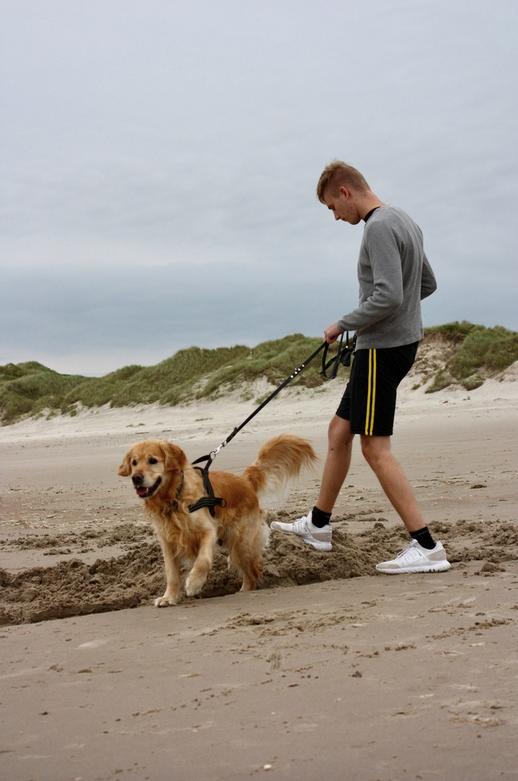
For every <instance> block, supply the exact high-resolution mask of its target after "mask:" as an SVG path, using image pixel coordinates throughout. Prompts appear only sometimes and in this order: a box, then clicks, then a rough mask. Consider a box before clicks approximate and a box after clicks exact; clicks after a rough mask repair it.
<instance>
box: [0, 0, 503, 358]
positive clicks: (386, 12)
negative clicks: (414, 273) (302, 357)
mask: <svg viewBox="0 0 518 781" xmlns="http://www.w3.org/2000/svg"><path fill="white" fill-rule="evenodd" d="M517 16H518V11H517V9H516V7H515V5H514V4H513V3H511V2H510V0H502V1H501V2H499V3H498V4H497V6H494V7H488V6H487V5H486V4H484V3H482V2H479V1H478V0H477V1H476V2H465V0H457V1H456V2H454V3H451V2H446V0H439V1H438V2H431V0H424V2H421V3H414V2H409V1H404V0H391V2H388V3H387V2H381V0H375V1H374V2H372V3H370V4H367V5H365V6H362V7H358V6H357V5H353V4H348V3H339V2H331V3H328V4H326V6H322V5H321V4H317V3H316V2H315V3H306V4H303V5H300V4H295V3H294V2H291V0H287V1H285V2H281V3H273V2H264V3H260V4H259V3H257V4H251V5H250V4H243V3H238V2H237V1H236V2H231V1H230V0H222V2H220V3H217V4H212V3H208V2H202V3H201V5H200V4H198V5H196V6H194V5H191V6H186V5H184V4H180V3H176V2H173V3H168V2H163V1H162V0H152V2H149V3H146V5H145V6H144V5H143V4H142V3H140V2H136V0H135V1H132V0H129V1H128V0H125V2H122V0H109V2H103V3H101V2H96V1H94V2H92V3H88V4H79V3H74V4H70V3H67V2H64V0H62V1H61V2H58V1H57V0H54V1H53V0H49V2H46V3H45V4H44V5H41V4H40V3H37V2H36V1H35V0H34V2H31V1H30V0H26V2H22V3H16V4H14V3H13V4H7V5H6V7H5V9H4V11H3V20H2V22H3V23H2V30H1V32H0V36H1V40H0V51H1V58H2V63H1V64H2V74H3V77H2V80H1V87H0V110H1V114H2V117H3V118H4V119H5V121H3V125H2V130H1V132H2V144H1V145H0V155H1V163H2V171H3V177H2V185H1V190H0V236H1V238H0V261H1V263H2V268H3V271H2V287H1V291H0V304H1V307H2V309H1V313H0V323H1V324H2V333H3V334H4V335H5V334H8V338H7V340H4V342H5V343H3V344H2V345H1V346H0V362H5V361H7V360H22V359H27V358H29V357H30V358H38V357H40V358H43V357H44V358H45V360H46V361H47V362H49V363H50V364H51V365H55V366H56V367H58V368H60V369H66V368H67V367H73V370H74V371H75V370H81V369H82V370H83V371H91V372H95V371H104V370H106V369H107V368H115V367H116V366H118V365H121V363H127V362H130V361H131V362H134V361H135V362H149V363H151V362H153V361H154V360H157V359H158V358H159V357H165V356H166V355H168V354H170V353H171V352H172V351H174V350H175V349H177V348H179V347H181V346H187V345H190V344H192V343H198V344H206V345H214V344H228V343H233V342H243V341H248V342H256V341H259V340H262V339H265V338H270V337H275V336H280V335H283V334H284V333H286V332H288V331H289V332H293V331H302V332H305V333H315V334H317V333H320V332H321V331H322V328H323V327H324V326H325V325H327V324H328V323H329V322H331V321H332V320H333V319H335V318H336V317H337V316H338V315H340V314H342V313H343V312H344V311H346V310H347V309H349V308H350V307H351V306H352V305H353V304H354V298H355V296H356V289H357V283H356V279H355V258H356V254H357V250H358V246H359V242H360V238H361V228H357V229H356V230H353V229H351V228H350V227H349V226H345V225H335V224H333V223H332V220H331V218H330V216H329V214H328V213H327V212H326V211H325V210H323V209H322V207H321V206H320V205H319V204H318V203H317V201H316V199H315V196H314V188H315V182H316V179H317V177H318V174H319V172H320V170H321V168H322V166H323V165H324V164H325V163H327V162H328V161H329V159H331V158H333V157H342V158H344V159H347V160H350V161H351V162H353V163H354V164H355V165H357V166H358V167H359V168H360V169H361V170H363V171H364V173H365V174H366V176H367V178H368V179H369V181H370V182H371V185H372V186H373V188H374V189H375V190H376V191H377V192H378V193H379V194H380V195H381V197H383V198H384V199H385V200H387V201H388V202H391V203H394V204H395V205H398V206H401V207H403V208H405V209H406V210H407V211H409V213H410V214H412V216H413V217H414V218H415V219H416V220H417V221H418V222H419V223H420V225H421V226H422V228H423V230H424V233H425V239H426V245H427V251H428V255H429V257H430V259H431V261H432V263H433V265H434V268H435V270H436V272H437V275H438V278H439V291H438V293H437V294H436V295H435V296H434V297H433V298H432V299H431V300H430V302H427V303H426V308H425V319H426V321H427V322H429V323H438V322H445V321H446V320H451V319H463V318H465V319H471V320H475V321H480V322H484V323H486V324H494V323H502V324H504V325H507V326H508V327H513V328H516V327H517V326H518V322H517V316H516V306H515V303H514V301H513V300H512V296H511V291H512V290H513V288H514V289H516V271H515V267H516V263H515V256H516V249H517V242H516V238H515V233H514V231H513V219H514V208H515V206H514V205H515V203H516V197H517V195H518V176H517V174H518V170H517V168H518V166H517V153H516V148H515V147H516V144H515V138H516V136H517V131H518V127H517V125H518V122H517V116H518V114H517V111H516V108H515V106H514V105H513V100H514V98H513V96H514V95H515V94H516V87H517V84H516V81H517V77H516V73H517V72H518V68H517V64H518V63H517V59H518V58H517V55H516V50H515V46H514V30H515V29H516V21H517ZM135 310H136V311H138V312H139V314H140V315H141V316H142V320H141V327H140V329H139V331H138V334H135V332H134V330H132V328H131V324H132V321H133V320H132V319H133V318H134V312H135ZM147 357H148V358H149V360H147V361H146V358H147ZM81 361H83V364H82V363H81ZM71 370H72V369H71Z"/></svg>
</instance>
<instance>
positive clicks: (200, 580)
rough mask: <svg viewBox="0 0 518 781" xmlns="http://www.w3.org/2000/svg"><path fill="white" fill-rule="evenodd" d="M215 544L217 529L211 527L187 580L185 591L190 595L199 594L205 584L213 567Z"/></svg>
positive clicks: (205, 532) (202, 540)
mask: <svg viewBox="0 0 518 781" xmlns="http://www.w3.org/2000/svg"><path fill="white" fill-rule="evenodd" d="M215 545H216V531H215V529H213V528H212V527H211V528H208V529H206V530H205V531H204V533H203V537H202V539H201V543H200V547H199V550H198V554H197V556H196V558H195V560H194V564H193V565H192V569H191V571H190V572H189V574H188V575H187V580H186V581H185V593H186V594H187V596H188V597H194V596H195V595H196V594H199V593H200V591H201V590H202V588H203V586H204V585H205V581H206V580H207V575H208V574H209V572H210V568H211V567H212V561H213V559H214V546H215Z"/></svg>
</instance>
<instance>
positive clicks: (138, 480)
mask: <svg viewBox="0 0 518 781" xmlns="http://www.w3.org/2000/svg"><path fill="white" fill-rule="evenodd" d="M131 479H132V481H133V485H134V486H138V485H142V483H143V482H144V477H143V476H142V475H139V474H136V475H133V476H132V478H131Z"/></svg>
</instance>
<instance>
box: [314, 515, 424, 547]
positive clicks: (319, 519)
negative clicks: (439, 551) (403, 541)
mask: <svg viewBox="0 0 518 781" xmlns="http://www.w3.org/2000/svg"><path fill="white" fill-rule="evenodd" d="M330 518H331V513H325V512H324V511H323V510H319V509H318V507H313V509H312V511H311V522H312V523H313V526H318V528H319V529H322V528H323V527H324V526H327V524H328V523H329V520H330ZM432 547H433V546H432Z"/></svg>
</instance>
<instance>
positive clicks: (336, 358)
mask: <svg viewBox="0 0 518 781" xmlns="http://www.w3.org/2000/svg"><path fill="white" fill-rule="evenodd" d="M343 342H344V334H343V332H342V333H341V334H340V342H339V343H338V350H337V353H336V355H333V357H332V358H330V359H329V361H328V360H327V354H328V351H329V348H330V346H331V345H330V344H327V343H326V349H325V350H324V353H323V355H322V369H321V371H320V374H321V375H322V376H323V377H324V379H326V380H334V379H335V377H336V375H337V374H338V368H339V366H340V364H342V366H350V365H351V356H352V354H353V352H354V350H355V347H356V336H353V338H352V339H351V340H349V331H346V337H345V345H344V343H343ZM330 367H331V374H328V373H327V372H328V369H329V368H330Z"/></svg>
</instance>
